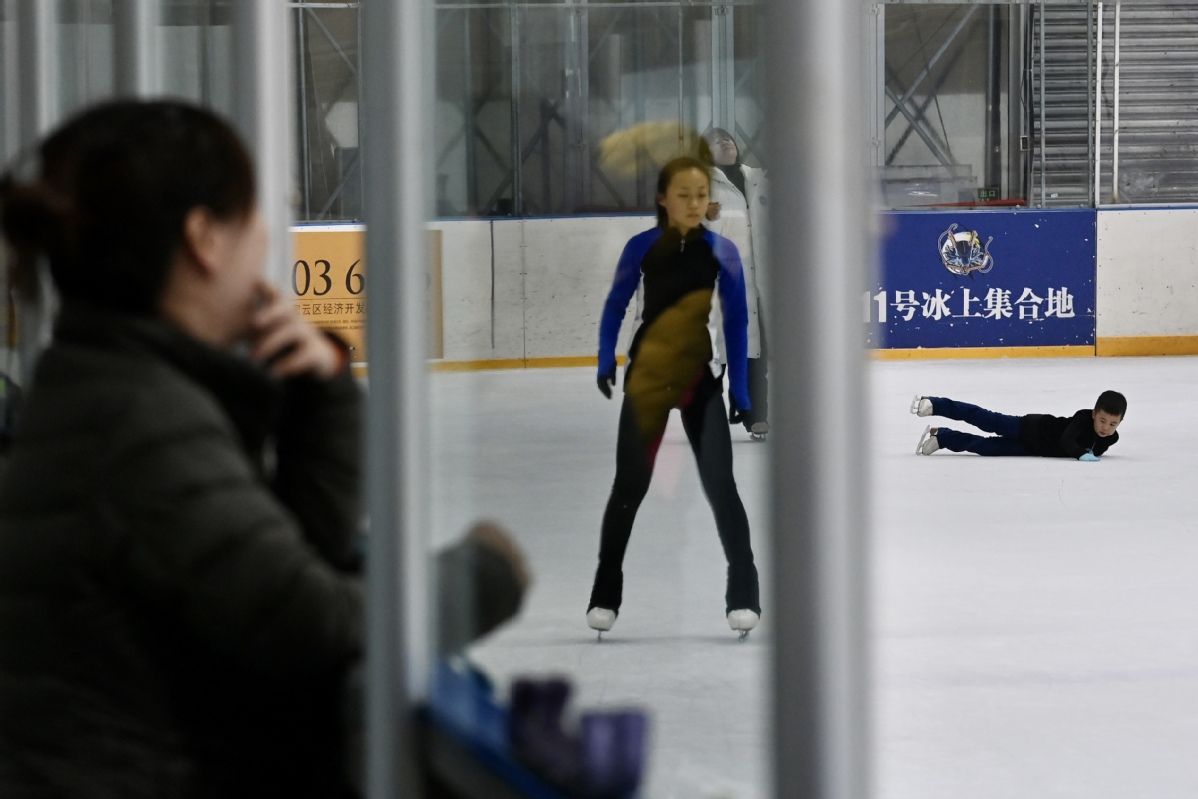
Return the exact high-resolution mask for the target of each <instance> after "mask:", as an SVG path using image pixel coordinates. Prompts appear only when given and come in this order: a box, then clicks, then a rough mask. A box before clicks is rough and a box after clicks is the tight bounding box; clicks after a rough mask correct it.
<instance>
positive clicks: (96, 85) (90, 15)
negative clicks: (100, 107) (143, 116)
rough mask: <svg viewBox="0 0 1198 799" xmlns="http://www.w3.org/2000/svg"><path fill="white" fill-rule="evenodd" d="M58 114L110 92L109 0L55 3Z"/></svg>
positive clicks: (66, 0)
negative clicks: (56, 13)
mask: <svg viewBox="0 0 1198 799" xmlns="http://www.w3.org/2000/svg"><path fill="white" fill-rule="evenodd" d="M58 14H59V17H58V20H59V24H58V37H59V38H58V85H59V95H58V103H59V106H58V112H59V115H60V118H65V117H67V116H70V115H71V114H73V113H74V112H75V111H78V110H79V109H81V108H83V107H84V106H86V105H88V104H89V103H91V102H94V101H95V100H99V99H101V98H104V97H107V96H109V95H111V94H112V91H113V86H114V83H113V69H112V55H113V44H112V36H113V31H112V3H111V0H59V3H58Z"/></svg>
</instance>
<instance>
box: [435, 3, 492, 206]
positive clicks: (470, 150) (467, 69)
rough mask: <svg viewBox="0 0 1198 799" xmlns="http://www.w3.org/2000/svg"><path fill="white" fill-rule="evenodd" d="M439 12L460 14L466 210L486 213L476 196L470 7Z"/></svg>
mask: <svg viewBox="0 0 1198 799" xmlns="http://www.w3.org/2000/svg"><path fill="white" fill-rule="evenodd" d="M440 13H442V14H451V13H461V15H462V42H463V47H462V49H463V50H464V51H465V53H464V56H465V59H466V60H465V63H464V64H463V74H464V77H463V81H464V85H463V87H462V94H463V95H464V97H465V102H463V103H462V117H463V119H462V124H463V125H464V126H465V128H466V136H465V147H466V210H467V212H468V213H471V214H482V213H487V212H489V211H490V209H489V208H479V203H480V202H482V198H480V197H479V196H478V167H477V164H478V155H477V146H476V144H475V135H476V134H477V131H475V129H474V126H475V123H474V41H473V31H472V30H471V28H472V26H471V12H470V9H463V10H462V11H461V12H451V11H442V12H440Z"/></svg>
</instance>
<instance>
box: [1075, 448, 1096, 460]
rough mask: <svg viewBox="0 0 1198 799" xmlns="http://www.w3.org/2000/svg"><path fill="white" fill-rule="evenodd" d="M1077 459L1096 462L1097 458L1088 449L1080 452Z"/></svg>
mask: <svg viewBox="0 0 1198 799" xmlns="http://www.w3.org/2000/svg"><path fill="white" fill-rule="evenodd" d="M1078 460H1079V461H1085V462H1086V463H1098V461H1099V458H1098V456H1097V455H1095V454H1094V453H1093V452H1091V451H1090V450H1086V451H1085V452H1083V453H1082V454H1081V457H1079V458H1078Z"/></svg>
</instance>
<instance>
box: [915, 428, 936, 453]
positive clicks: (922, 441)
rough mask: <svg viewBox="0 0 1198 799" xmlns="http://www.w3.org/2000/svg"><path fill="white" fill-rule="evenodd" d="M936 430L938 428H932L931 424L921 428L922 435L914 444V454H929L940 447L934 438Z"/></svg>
mask: <svg viewBox="0 0 1198 799" xmlns="http://www.w3.org/2000/svg"><path fill="white" fill-rule="evenodd" d="M937 432H938V428H933V427H932V426H931V425H928V426H927V427H925V428H924V429H923V435H922V436H920V437H919V443H918V444H916V445H915V454H916V455H931V454H932V453H933V452H935V451H936V450H938V449H940V442H939V441H937V440H936V433H937Z"/></svg>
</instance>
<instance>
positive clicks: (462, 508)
mask: <svg viewBox="0 0 1198 799" xmlns="http://www.w3.org/2000/svg"><path fill="white" fill-rule="evenodd" d="M867 369H868V373H869V378H870V379H869V388H868V397H867V401H866V408H867V420H866V421H867V423H868V424H869V437H868V440H869V447H868V451H867V453H866V465H867V467H868V468H869V469H870V470H871V471H872V475H871V481H872V482H871V486H872V487H871V490H870V499H871V506H872V515H873V520H874V524H873V529H872V531H871V538H872V541H873V558H872V562H871V564H870V566H871V570H872V574H873V578H872V582H871V590H872V608H873V619H872V623H873V628H874V633H873V635H872V637H871V643H872V647H873V663H872V669H871V671H872V674H873V685H872V686H871V690H872V697H873V698H872V707H873V731H874V738H873V749H874V758H873V769H874V779H873V781H874V784H875V790H874V796H876V797H879V798H880V799H1057V798H1061V799H1063V798H1064V797H1070V798H1071V799H1072V798H1074V797H1076V799H1100V798H1103V799H1105V798H1106V797H1109V798H1110V799H1130V798H1132V797H1143V799H1173V798H1174V797H1176V799H1182V798H1183V797H1184V798H1185V799H1193V797H1195V796H1198V756H1196V755H1195V751H1198V587H1196V584H1195V574H1196V572H1198V522H1196V521H1195V519H1198V485H1196V483H1195V473H1196V470H1195V467H1196V466H1198V406H1196V404H1195V400H1194V392H1195V388H1196V387H1198V359H1194V358H1168V359H1165V358H1134V359H1049V360H986V361H917V362H878V363H873V364H870V365H869V366H868V367H867ZM1105 388H1115V389H1118V390H1120V391H1123V392H1124V393H1125V394H1126V395H1127V397H1128V401H1129V406H1130V407H1129V411H1128V416H1127V420H1126V421H1125V423H1124V424H1123V426H1122V427H1121V428H1120V431H1119V432H1120V436H1121V439H1122V440H1121V441H1120V442H1119V444H1118V445H1116V446H1115V447H1114V448H1113V449H1112V450H1111V451H1110V453H1109V454H1108V455H1107V456H1105V457H1104V458H1103V459H1102V461H1101V462H1100V463H1080V462H1074V461H1068V460H1055V459H1038V458H1001V459H989V458H980V457H977V456H974V455H957V454H953V453H948V452H943V451H942V452H939V453H936V454H935V455H933V456H931V457H927V458H924V457H917V456H915V455H914V454H913V451H914V447H915V442H916V440H917V439H918V437H919V433H920V432H921V431H922V430H923V427H924V425H925V424H927V423H928V422H929V421H931V420H926V419H919V418H916V417H914V416H912V415H910V413H909V412H908V405H909V403H910V399H911V395H912V394H913V393H915V392H920V393H923V394H933V395H945V396H952V397H953V398H955V399H961V400H965V401H969V402H974V403H976V404H980V405H983V406H986V407H990V408H992V409H994V410H998V411H1002V412H1007V413H1011V414H1022V413H1031V412H1049V413H1056V414H1058V415H1068V414H1070V413H1072V412H1073V411H1075V410H1077V409H1078V408H1083V407H1088V406H1090V405H1092V403H1093V401H1094V398H1095V397H1096V396H1097V394H1098V393H1099V392H1100V391H1101V390H1102V389H1105ZM432 389H433V406H432V407H433V413H432V419H433V421H432V428H431V429H432V444H433V450H434V464H433V482H432V489H431V490H432V504H433V521H434V529H435V530H436V537H437V539H438V540H440V541H445V540H449V539H451V538H453V537H454V536H455V535H457V534H458V533H459V532H460V531H461V530H462V529H464V528H465V527H466V526H467V524H468V523H469V522H470V521H471V520H473V519H475V518H478V517H490V518H495V519H498V520H499V521H501V522H502V523H503V524H504V525H506V526H507V527H509V528H510V529H511V530H512V531H513V532H514V533H515V535H516V537H517V538H518V540H519V542H520V544H521V545H522V546H523V547H524V548H525V550H526V551H527V554H528V557H529V560H530V564H531V567H532V570H533V572H534V573H535V585H534V587H533V590H532V592H531V594H530V596H529V598H528V601H527V603H526V605H525V608H524V611H523V613H522V615H521V616H520V618H519V619H518V621H517V622H516V623H514V624H512V625H510V626H509V627H507V628H504V629H502V630H501V631H499V632H497V633H496V634H494V635H492V636H491V637H490V638H488V639H486V640H485V641H483V642H481V643H480V644H479V645H477V646H475V647H474V649H473V650H472V653H471V654H472V657H473V658H474V659H475V660H476V662H478V663H479V664H480V665H482V666H483V667H484V668H485V669H487V670H488V671H489V672H491V674H492V675H493V676H494V677H495V679H496V682H497V684H498V685H499V686H500V688H501V689H503V688H504V687H506V685H507V684H508V681H509V680H510V678H511V677H512V676H513V675H515V674H548V673H564V674H567V675H569V676H570V677H571V678H572V679H573V681H574V683H575V697H574V700H573V704H574V706H575V707H577V708H587V707H608V706H622V705H641V706H645V707H647V708H649V709H650V712H651V717H652V721H651V723H652V729H653V741H652V751H651V754H650V759H649V777H648V784H647V786H646V790H645V792H644V796H646V797H651V798H652V799H666V798H674V797H677V798H678V799H683V798H684V797H685V798H686V799H694V798H697V797H702V798H704V799H714V798H715V797H722V798H724V799H732V798H733V797H735V798H736V799H754V798H755V797H763V796H765V795H766V792H767V790H768V785H769V779H768V762H769V761H768V751H767V745H768V741H769V734H768V718H769V717H768V696H767V690H766V672H765V669H766V666H767V655H768V646H769V635H770V629H771V626H772V624H774V623H776V622H777V621H779V620H783V621H784V620H785V618H786V609H785V608H774V607H770V606H769V605H768V596H769V594H768V588H769V587H768V574H769V562H768V558H769V546H768V538H767V534H768V531H766V530H765V529H764V528H763V524H764V522H763V510H764V509H763V503H762V492H763V491H764V490H765V487H764V481H765V478H766V468H767V466H766V461H767V454H768V447H770V446H772V444H770V443H765V444H759V443H753V442H750V441H749V440H748V438H747V436H746V435H745V434H744V432H743V430H741V429H739V428H737V429H735V430H734V431H733V440H734V442H735V459H736V474H737V479H738V483H739V485H740V487H741V493H742V496H743V498H744V501H745V505H746V508H747V510H748V514H749V520H750V525H751V527H752V530H753V539H754V548H755V551H756V553H757V560H758V565H759V568H760V569H761V571H762V576H763V578H766V579H765V581H764V582H763V593H762V596H763V605H764V614H765V617H764V620H763V625H762V627H760V628H758V631H756V632H754V633H753V636H752V637H751V638H750V639H749V641H748V642H747V643H745V644H738V643H737V642H736V638H735V635H734V634H733V633H732V632H730V631H729V630H728V628H727V624H726V622H725V621H724V618H723V592H724V582H723V574H724V564H723V557H722V553H721V551H720V548H719V542H718V539H717V537H716V533H715V526H714V523H713V522H712V518H711V513H710V510H709V509H708V507H707V504H706V502H705V500H704V499H703V496H702V492H701V490H700V488H699V484H698V477H697V474H696V471H695V467H694V463H693V460H692V457H691V454H690V450H689V448H688V446H687V444H686V441H685V437H684V436H683V434H682V431H681V425H680V424H679V422H678V421H677V417H676V415H675V417H674V419H673V420H672V421H671V426H670V429H669V430H668V432H667V434H666V440H665V442H664V443H663V445H662V448H661V451H660V454H659V457H658V464H657V470H656V473H655V475H654V480H653V485H652V488H651V489H650V492H649V495H648V497H647V498H646V500H645V502H644V504H643V505H642V507H641V511H640V514H639V516H638V518H637V522H636V526H635V528H634V530H633V535H632V541H631V544H630V546H629V550H628V556H627V559H626V562H625V596H624V606H623V609H622V610H621V614H620V617H619V620H618V621H617V623H616V626H615V628H614V630H613V631H612V632H611V633H609V634H607V635H606V636H605V639H604V641H603V642H602V643H596V641H595V637H594V634H593V633H592V632H591V631H590V630H589V629H588V628H587V627H586V624H585V621H584V613H585V610H586V602H587V598H588V595H589V591H590V581H591V577H592V571H593V568H594V562H595V554H596V552H597V548H598V536H599V521H600V518H601V515H602V513H603V507H604V503H605V501H606V498H607V492H608V489H609V487H610V485H611V480H612V476H613V470H614V457H615V456H614V451H615V430H616V420H617V414H618V410H619V404H618V398H619V397H618V395H617V398H616V399H615V400H613V401H610V402H608V401H605V400H604V399H603V398H602V397H601V396H600V395H599V394H598V392H597V391H596V389H595V383H594V378H593V372H592V371H591V370H589V369H568V370H527V371H507V372H489V373H473V374H438V375H434V376H433V377H432ZM771 411H772V414H773V415H775V416H777V415H778V414H783V413H801V414H803V415H804V419H805V423H806V424H808V425H811V426H816V425H819V424H820V423H821V421H820V419H818V418H816V417H814V416H813V415H812V414H810V413H809V412H807V411H806V410H804V409H797V408H792V407H788V406H787V404H786V402H785V401H784V400H782V399H780V398H779V399H776V400H775V401H774V403H773V407H772V409H771ZM950 424H951V423H950ZM805 456H806V457H812V458H819V457H821V453H819V452H811V453H806V454H805ZM783 756H784V753H783ZM784 795H785V794H784Z"/></svg>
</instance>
